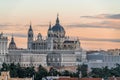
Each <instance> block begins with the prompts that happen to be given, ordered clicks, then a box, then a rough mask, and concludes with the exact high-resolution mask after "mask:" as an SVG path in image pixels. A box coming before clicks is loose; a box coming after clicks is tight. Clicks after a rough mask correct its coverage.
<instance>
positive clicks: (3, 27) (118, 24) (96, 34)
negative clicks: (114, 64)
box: [0, 0, 120, 49]
mask: <svg viewBox="0 0 120 80" xmlns="http://www.w3.org/2000/svg"><path fill="white" fill-rule="evenodd" d="M119 7H120V1H119V0H0V32H4V33H5V34H6V35H7V36H8V37H9V41H10V38H11V35H12V34H13V35H14V37H15V42H16V44H17V47H19V48H26V47H27V32H28V28H29V25H30V21H31V22H32V27H33V30H34V34H35V36H36V35H37V34H38V33H39V32H40V33H41V34H42V35H43V36H47V30H48V25H49V22H50V21H51V23H52V25H54V24H55V20H56V16H57V13H59V18H60V23H61V25H62V26H63V27H64V28H65V31H66V35H67V36H77V37H79V39H80V41H81V46H82V48H83V49H110V48H120V8H119Z"/></svg>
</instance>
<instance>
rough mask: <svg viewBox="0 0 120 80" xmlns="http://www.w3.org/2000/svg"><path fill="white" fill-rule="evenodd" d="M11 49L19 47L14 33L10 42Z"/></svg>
mask: <svg viewBox="0 0 120 80" xmlns="http://www.w3.org/2000/svg"><path fill="white" fill-rule="evenodd" d="M9 49H17V47H16V43H15V41H14V37H13V35H12V37H11V42H10V44H9Z"/></svg>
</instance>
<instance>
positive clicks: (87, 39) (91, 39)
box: [80, 37, 120, 43]
mask: <svg viewBox="0 0 120 80" xmlns="http://www.w3.org/2000/svg"><path fill="white" fill-rule="evenodd" d="M80 40H83V41H98V42H115V43H119V42H120V39H104V38H83V37H80Z"/></svg>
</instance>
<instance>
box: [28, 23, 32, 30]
mask: <svg viewBox="0 0 120 80" xmlns="http://www.w3.org/2000/svg"><path fill="white" fill-rule="evenodd" d="M29 31H32V23H31V21H30V28H29Z"/></svg>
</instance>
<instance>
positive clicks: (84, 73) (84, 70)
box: [77, 64, 88, 77]
mask: <svg viewBox="0 0 120 80" xmlns="http://www.w3.org/2000/svg"><path fill="white" fill-rule="evenodd" d="M87 70H88V66H87V65H86V64H82V65H78V67H77V77H79V74H80V72H81V76H82V77H87Z"/></svg>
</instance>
